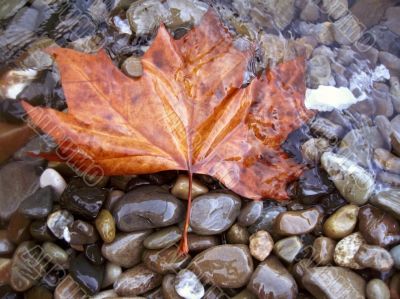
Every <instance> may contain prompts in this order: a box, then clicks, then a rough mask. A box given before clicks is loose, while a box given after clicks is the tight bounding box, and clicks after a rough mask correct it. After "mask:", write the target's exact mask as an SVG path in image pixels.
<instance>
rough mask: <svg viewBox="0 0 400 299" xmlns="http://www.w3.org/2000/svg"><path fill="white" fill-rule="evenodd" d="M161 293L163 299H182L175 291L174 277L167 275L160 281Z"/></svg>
mask: <svg viewBox="0 0 400 299" xmlns="http://www.w3.org/2000/svg"><path fill="white" fill-rule="evenodd" d="M162 293H163V296H164V299H182V297H181V296H179V295H178V293H177V292H176V290H175V275H174V274H167V275H165V276H164V278H163V281H162Z"/></svg>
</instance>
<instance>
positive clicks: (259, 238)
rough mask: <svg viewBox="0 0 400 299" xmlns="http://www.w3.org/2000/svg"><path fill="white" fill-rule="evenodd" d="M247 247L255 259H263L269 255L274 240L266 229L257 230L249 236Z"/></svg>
mask: <svg viewBox="0 0 400 299" xmlns="http://www.w3.org/2000/svg"><path fill="white" fill-rule="evenodd" d="M249 247H250V253H251V255H252V256H253V257H254V258H255V259H257V260H259V261H263V260H265V259H266V258H267V257H268V256H269V254H270V253H271V251H272V249H273V248H274V240H273V239H272V237H271V235H270V234H269V233H268V232H267V231H264V230H259V231H258V232H256V233H254V234H252V235H251V236H250V246H249Z"/></svg>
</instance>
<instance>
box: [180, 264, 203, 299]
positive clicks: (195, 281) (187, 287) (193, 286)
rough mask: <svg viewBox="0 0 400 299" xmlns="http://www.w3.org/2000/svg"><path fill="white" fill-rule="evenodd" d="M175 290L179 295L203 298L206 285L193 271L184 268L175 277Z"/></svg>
mask: <svg viewBox="0 0 400 299" xmlns="http://www.w3.org/2000/svg"><path fill="white" fill-rule="evenodd" d="M175 290H176V292H177V293H178V295H180V296H182V297H183V298H187V299H189V298H190V299H201V298H203V296H204V286H203V285H202V284H201V282H200V280H199V278H198V277H197V276H196V274H194V273H193V272H192V271H190V270H187V269H183V270H181V271H179V273H178V275H176V278H175Z"/></svg>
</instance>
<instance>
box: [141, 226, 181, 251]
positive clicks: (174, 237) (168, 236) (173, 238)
mask: <svg viewBox="0 0 400 299" xmlns="http://www.w3.org/2000/svg"><path fill="white" fill-rule="evenodd" d="M181 236H182V232H181V230H180V229H179V227H177V226H171V227H166V228H164V229H161V230H159V231H157V232H154V233H152V234H151V235H150V236H148V237H147V238H146V240H144V242H143V245H144V247H146V248H147V249H162V248H167V247H169V246H171V245H173V244H175V243H176V242H178V241H179V240H180V239H181Z"/></svg>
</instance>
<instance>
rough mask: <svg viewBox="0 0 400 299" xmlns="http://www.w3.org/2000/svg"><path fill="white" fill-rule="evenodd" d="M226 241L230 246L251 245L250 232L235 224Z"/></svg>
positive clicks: (230, 229)
mask: <svg viewBox="0 0 400 299" xmlns="http://www.w3.org/2000/svg"><path fill="white" fill-rule="evenodd" d="M226 240H227V242H228V243H229V244H249V232H248V231H247V229H246V228H244V227H243V226H240V225H239V224H237V223H235V224H234V225H232V226H231V227H230V228H229V230H228V232H227V233H226Z"/></svg>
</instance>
